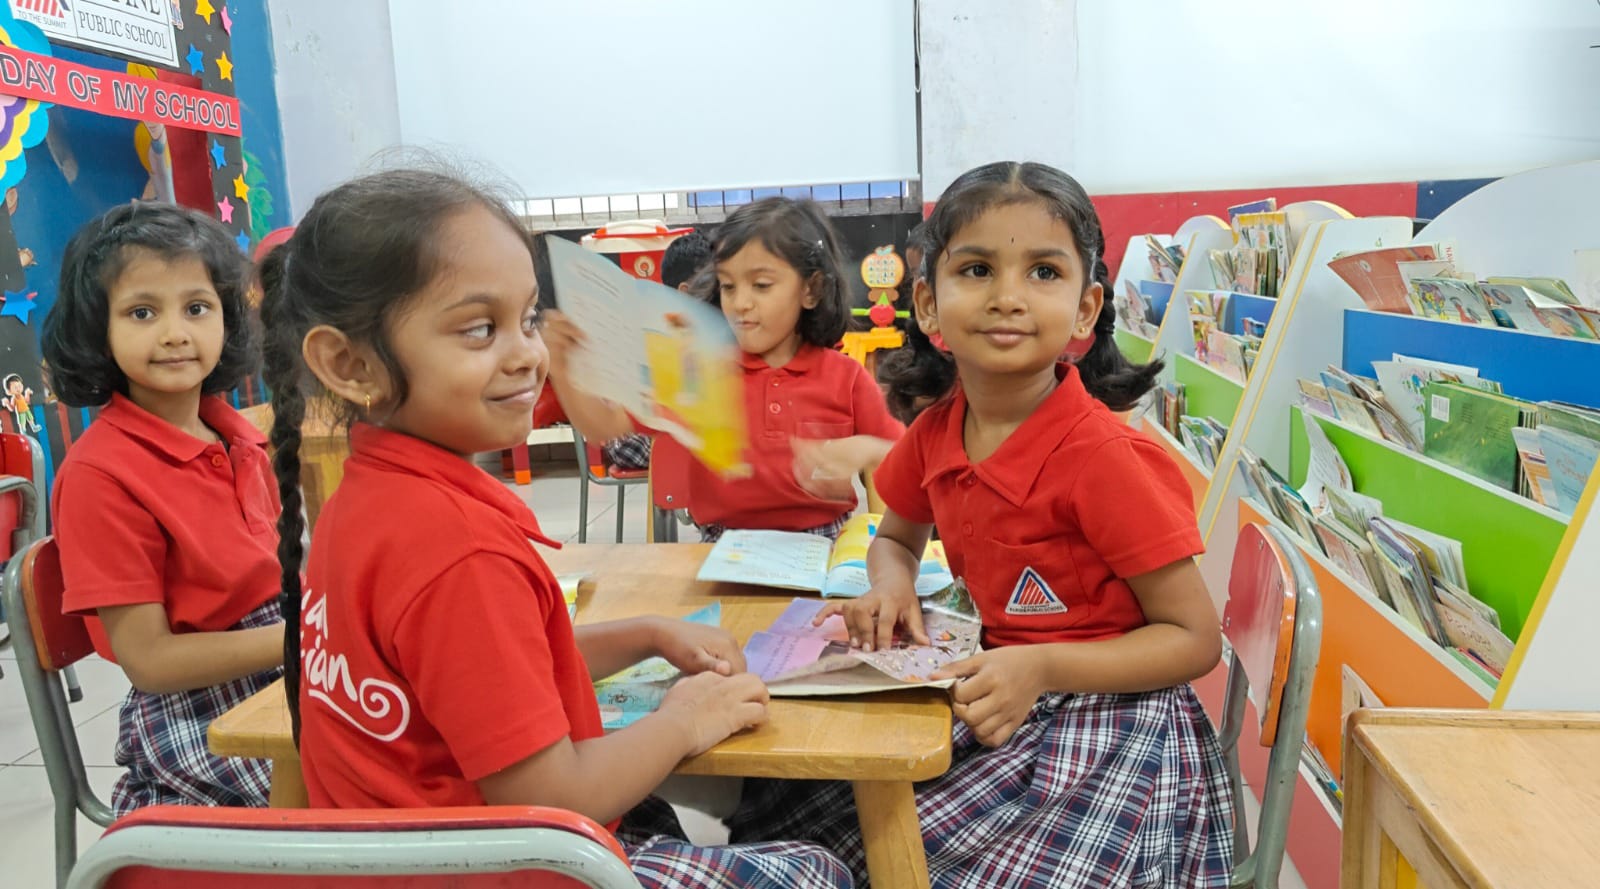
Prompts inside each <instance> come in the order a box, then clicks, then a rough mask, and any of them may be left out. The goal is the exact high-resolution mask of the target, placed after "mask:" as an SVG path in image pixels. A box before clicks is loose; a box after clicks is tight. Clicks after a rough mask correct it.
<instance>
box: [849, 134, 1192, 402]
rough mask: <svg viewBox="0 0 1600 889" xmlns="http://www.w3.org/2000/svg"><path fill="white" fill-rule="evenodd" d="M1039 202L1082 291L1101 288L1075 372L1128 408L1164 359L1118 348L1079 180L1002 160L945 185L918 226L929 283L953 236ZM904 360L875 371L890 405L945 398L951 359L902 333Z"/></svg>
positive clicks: (1096, 225) (1093, 217)
mask: <svg viewBox="0 0 1600 889" xmlns="http://www.w3.org/2000/svg"><path fill="white" fill-rule="evenodd" d="M1028 202H1037V203H1040V204H1043V205H1044V207H1045V209H1047V210H1048V211H1049V212H1050V213H1051V215H1053V216H1055V217H1056V218H1057V219H1059V220H1061V221H1062V222H1063V223H1064V224H1066V226H1067V228H1068V229H1069V230H1070V231H1071V232H1072V239H1073V241H1075V242H1076V243H1077V247H1078V258H1079V259H1080V260H1082V262H1083V268H1084V276H1085V286H1088V285H1089V284H1093V283H1098V284H1100V286H1101V288H1102V289H1103V290H1104V291H1105V297H1104V302H1103V303H1102V304H1101V307H1100V316H1099V317H1098V318H1096V319H1095V324H1094V345H1093V346H1092V347H1091V348H1090V349H1089V352H1088V354H1086V355H1084V356H1083V358H1082V359H1081V360H1079V361H1078V373H1079V374H1080V376H1081V377H1082V379H1083V386H1084V388H1085V389H1087V390H1089V394H1090V395H1093V396H1094V397H1095V398H1098V399H1099V400H1100V401H1102V402H1104V403H1105V404H1106V406H1107V407H1109V408H1111V409H1112V410H1115V411H1122V410H1128V409H1130V408H1132V407H1133V406H1134V405H1135V404H1137V403H1138V401H1139V399H1140V398H1142V397H1143V396H1144V394H1145V393H1146V392H1149V391H1150V390H1151V389H1152V388H1154V386H1155V382H1156V375H1157V374H1159V373H1160V371H1161V368H1162V364H1163V362H1162V361H1161V360H1160V359H1157V360H1155V361H1152V362H1150V363H1149V364H1135V363H1134V362H1131V361H1129V360H1128V359H1127V357H1126V356H1125V355H1123V354H1122V350H1121V349H1119V348H1118V347H1117V343H1116V338H1115V334H1116V326H1117V313H1116V308H1115V306H1114V304H1113V303H1114V300H1113V298H1112V297H1113V294H1114V290H1113V287H1112V282H1111V274H1110V272H1109V271H1108V270H1107V269H1106V263H1105V236H1104V234H1103V233H1102V232H1101V230H1100V217H1099V216H1098V215H1097V214H1096V213H1095V209H1094V204H1093V203H1091V202H1090V200H1089V195H1088V193H1087V192H1085V191H1084V190H1083V186H1081V185H1079V184H1078V182H1077V180H1075V179H1073V178H1072V177H1071V176H1068V175H1067V174H1066V173H1063V172H1061V171H1060V170H1057V169H1056V168H1054V167H1051V166H1047V165H1045V164H1037V163H1017V162H1015V161H1002V162H999V163H993V164H986V165H984V166H981V167H978V168H976V169H973V170H968V171H967V172H966V173H963V174H961V176H960V177H959V178H957V179H956V181H954V182H952V183H950V187H949V188H947V189H945V192H944V194H943V195H942V196H941V197H940V198H939V202H938V204H936V205H935V206H934V208H933V212H932V213H931V214H929V216H928V219H927V221H926V222H925V223H923V235H922V245H923V249H924V256H923V260H922V264H923V269H924V270H925V272H926V274H925V275H924V277H925V278H926V279H927V281H928V286H930V287H936V282H935V280H934V272H935V269H936V267H937V266H938V258H939V254H941V253H943V252H944V250H945V248H946V247H947V246H948V245H949V243H950V239H951V238H953V237H954V236H955V235H956V233H957V232H959V231H961V229H963V228H965V227H966V226H968V225H970V224H971V223H972V222H973V221H974V220H976V219H977V218H978V217H979V216H982V215H983V214H984V213H986V212H988V211H989V210H992V209H994V208H995V207H1000V206H1005V205H1008V204H1018V203H1028ZM907 346H908V347H909V348H907V349H905V350H903V351H904V352H906V353H909V354H906V355H904V356H903V357H900V356H897V358H896V359H895V360H894V361H891V362H889V365H890V366H889V367H887V368H885V369H884V372H882V373H880V374H879V378H880V379H881V380H882V381H883V382H884V383H885V385H886V386H887V388H888V398H889V401H890V404H891V405H892V404H894V403H896V401H901V402H903V403H907V404H909V403H910V401H911V400H912V399H913V398H916V397H918V396H928V395H937V396H939V397H942V396H944V395H945V394H948V393H949V391H950V390H951V388H952V387H954V386H955V382H956V367H955V361H954V359H952V358H951V357H950V356H949V355H947V354H945V353H943V352H941V351H940V350H939V349H937V348H936V347H935V346H934V345H933V343H932V341H931V340H929V339H928V337H927V336H925V335H922V332H921V331H920V330H917V331H916V333H915V334H911V335H908V339H907Z"/></svg>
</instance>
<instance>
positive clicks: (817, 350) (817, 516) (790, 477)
mask: <svg viewBox="0 0 1600 889" xmlns="http://www.w3.org/2000/svg"><path fill="white" fill-rule="evenodd" d="M740 366H741V367H742V369H743V371H744V410H745V417H746V422H747V423H748V426H749V433H750V450H749V459H750V466H751V469H752V470H753V471H754V475H753V476H751V477H749V478H741V479H724V478H722V477H721V476H719V475H717V474H716V473H715V472H712V471H711V470H710V469H707V468H706V467H705V466H704V465H703V464H702V463H700V461H698V460H695V459H694V458H692V457H690V456H689V455H688V453H687V451H685V449H684V447H683V445H681V444H679V443H678V441H677V440H676V439H674V438H672V437H671V436H668V435H658V436H656V442H655V448H656V450H655V452H654V453H653V454H652V457H651V459H653V460H654V459H661V457H659V456H657V455H659V454H660V453H662V450H663V449H665V450H667V451H668V452H675V453H670V454H669V456H668V457H667V458H666V459H668V460H677V461H679V462H678V465H683V466H688V467H689V471H688V479H687V484H688V497H689V514H690V516H692V517H693V518H694V520H695V523H696V524H700V525H725V526H727V527H729V528H761V529H766V530H773V531H804V530H806V529H808V528H815V527H817V526H819V525H826V524H828V523H829V522H831V521H833V520H835V519H837V518H838V517H839V516H842V515H845V514H847V513H849V512H850V511H852V510H854V509H855V507H856V502H855V498H853V497H852V498H851V500H850V502H848V503H843V502H838V501H827V500H818V499H817V498H815V497H813V496H811V495H810V494H809V493H807V492H806V490H805V489H804V488H802V487H800V483H799V482H797V481H795V478H794V447H793V446H792V445H791V443H790V439H791V438H792V437H795V436H799V437H802V438H827V439H833V438H848V437H850V436H852V435H871V436H876V437H878V438H886V439H889V440H890V441H894V440H895V439H898V438H899V437H900V435H901V434H902V433H903V432H905V426H903V425H902V424H901V423H900V421H899V420H896V419H895V418H894V417H893V416H891V415H890V414H889V406H888V405H887V404H886V403H885V402H884V400H883V391H882V390H881V389H879V388H878V384H877V383H875V382H873V379H872V377H871V375H869V374H868V373H867V371H866V368H864V367H862V366H861V365H860V364H857V363H856V362H855V361H853V360H851V359H850V358H848V357H846V356H845V355H843V354H842V353H840V352H835V351H834V350H832V349H824V348H821V347H820V346H813V345H810V344H804V345H802V346H801V347H800V351H798V352H797V353H795V356H794V358H792V359H790V360H789V363H788V364H785V365H784V366H782V367H771V366H769V365H768V364H767V363H766V362H765V361H763V360H762V359H761V357H760V356H758V355H751V354H749V353H748V352H746V353H742V356H741V359H740Z"/></svg>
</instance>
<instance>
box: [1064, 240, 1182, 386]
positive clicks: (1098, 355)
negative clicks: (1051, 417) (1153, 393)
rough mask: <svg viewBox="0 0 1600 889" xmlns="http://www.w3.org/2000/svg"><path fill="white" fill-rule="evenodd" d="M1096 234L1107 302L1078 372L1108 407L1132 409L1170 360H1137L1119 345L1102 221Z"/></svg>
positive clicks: (1098, 276)
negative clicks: (1137, 361) (1135, 361)
mask: <svg viewBox="0 0 1600 889" xmlns="http://www.w3.org/2000/svg"><path fill="white" fill-rule="evenodd" d="M1095 235H1096V236H1097V237H1098V238H1099V241H1098V242H1097V244H1096V249H1095V251H1094V280H1095V282H1096V283H1098V284H1099V285H1100V287H1101V288H1102V290H1103V291H1104V302H1102V303H1101V305H1100V317H1099V318H1096V319H1095V324H1094V345H1093V346H1091V347H1090V348H1089V352H1088V353H1087V354H1086V355H1084V356H1083V359H1082V360H1080V361H1079V362H1078V373H1079V375H1080V376H1081V377H1082V379H1083V387H1084V388H1085V389H1087V390H1089V394H1090V395H1093V396H1094V397H1095V398H1098V399H1099V400H1100V401H1102V402H1104V403H1105V405H1106V407H1109V408H1111V409H1112V410H1114V411H1126V410H1132V409H1133V408H1134V407H1135V406H1136V405H1137V404H1138V403H1139V399H1141V398H1143V397H1144V396H1145V394H1146V393H1148V392H1149V391H1150V390H1151V389H1154V388H1155V385H1156V378H1157V376H1158V375H1159V374H1160V373H1161V368H1162V367H1163V366H1165V364H1166V362H1164V361H1162V360H1161V359H1160V358H1157V359H1154V360H1152V361H1151V362H1150V363H1149V364H1135V363H1134V362H1132V361H1129V360H1128V356H1126V355H1124V354H1122V349H1121V348H1119V347H1118V346H1117V339H1116V333H1117V309H1116V306H1115V305H1114V304H1113V301H1112V296H1113V294H1114V293H1115V290H1114V289H1113V287H1112V282H1111V273H1110V271H1109V270H1108V269H1107V268H1106V261H1105V259H1104V258H1103V256H1102V254H1103V253H1104V252H1105V247H1104V243H1105V239H1104V237H1103V236H1102V235H1101V232H1100V226H1099V223H1098V221H1096V223H1095Z"/></svg>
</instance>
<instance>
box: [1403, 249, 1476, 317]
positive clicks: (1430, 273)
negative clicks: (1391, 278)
mask: <svg viewBox="0 0 1600 889" xmlns="http://www.w3.org/2000/svg"><path fill="white" fill-rule="evenodd" d="M1395 268H1396V269H1398V270H1399V272H1400V280H1402V281H1404V282H1405V285H1406V292H1407V293H1408V294H1411V293H1414V292H1415V290H1416V285H1415V284H1414V283H1413V282H1415V281H1416V280H1417V279H1418V278H1461V277H1464V276H1463V275H1460V274H1459V273H1457V272H1456V266H1455V263H1453V262H1449V261H1448V260H1443V259H1419V260H1414V261H1412V262H1398V263H1395ZM1413 306H1415V302H1414V301H1413ZM1412 311H1413V312H1415V308H1413V309H1412Z"/></svg>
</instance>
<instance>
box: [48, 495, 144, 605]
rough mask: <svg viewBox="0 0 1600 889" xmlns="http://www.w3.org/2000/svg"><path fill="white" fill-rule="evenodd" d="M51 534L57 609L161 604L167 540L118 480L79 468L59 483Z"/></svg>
mask: <svg viewBox="0 0 1600 889" xmlns="http://www.w3.org/2000/svg"><path fill="white" fill-rule="evenodd" d="M57 486H58V492H57V495H56V503H55V508H56V515H55V534H56V546H57V547H58V548H59V549H60V551H61V574H62V579H63V581H64V582H65V583H66V591H65V592H64V593H63V595H62V597H61V610H62V611H63V612H64V613H66V614H93V613H94V611H95V609H97V608H104V607H107V606H113V605H144V604H149V603H157V604H164V603H165V601H166V589H165V584H164V583H163V577H164V574H165V565H166V557H167V539H166V535H165V534H164V533H163V532H162V530H161V525H160V523H159V522H157V521H156V517H155V516H154V515H151V514H150V511H149V510H147V509H145V508H144V506H143V505H142V504H140V503H139V501H137V500H135V499H134V498H133V495H131V494H129V493H128V491H127V489H126V488H124V487H123V486H122V485H121V484H120V483H119V482H117V480H116V479H114V478H112V477H111V476H109V475H107V474H105V473H104V472H102V471H101V470H99V469H96V468H95V467H93V466H84V465H79V466H77V467H74V468H73V469H72V470H71V471H69V472H68V473H67V474H65V475H64V476H63V477H62V478H60V479H59V480H58V481H57Z"/></svg>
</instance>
